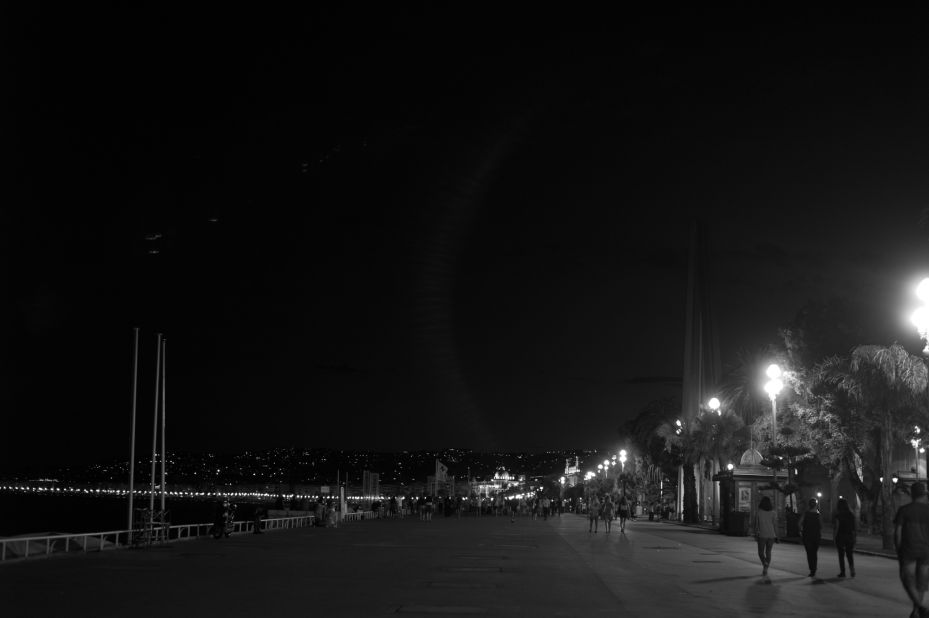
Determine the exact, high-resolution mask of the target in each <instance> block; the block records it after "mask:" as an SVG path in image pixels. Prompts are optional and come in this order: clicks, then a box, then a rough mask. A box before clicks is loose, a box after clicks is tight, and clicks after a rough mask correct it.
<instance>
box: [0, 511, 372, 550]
mask: <svg viewBox="0 0 929 618" xmlns="http://www.w3.org/2000/svg"><path fill="white" fill-rule="evenodd" d="M376 517H377V516H376V514H375V513H374V512H373V511H357V512H352V513H345V514H344V515H342V517H341V521H343V522H350V521H362V520H365V519H376ZM314 519H315V516H313V515H300V516H297V517H273V518H269V519H262V520H261V521H262V523H263V524H264V525H263V526H262V530H263V531H267V530H282V529H287V528H303V527H306V526H311V525H313V520H314ZM254 525H255V524H254V521H253V520H250V521H236V522H233V528H232V534H242V533H250V532H254V530H255V528H254ZM213 526H214V524H212V523H209V524H175V525H170V526H164V527H159V526H158V524H157V523H156V524H154V525H153V526H152V528H151V529H150V530H147V531H144V530H139V529H134V530H110V531H107V532H85V533H81V534H52V535H47V536H18V537H10V538H0V562H5V561H7V560H16V559H26V558H30V557H39V556H51V555H53V554H68V553H86V552H88V551H104V550H110V549H127V548H133V547H135V548H137V547H144V546H148V545H153V544H161V543H170V542H172V541H189V540H191V539H198V538H201V537H205V536H209V535H210V534H211V531H212V529H213ZM140 535H145V538H143V539H140V538H139V537H140Z"/></svg>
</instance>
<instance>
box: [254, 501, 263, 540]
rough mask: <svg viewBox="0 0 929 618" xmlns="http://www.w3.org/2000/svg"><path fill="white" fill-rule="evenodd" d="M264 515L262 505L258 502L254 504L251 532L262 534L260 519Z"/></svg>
mask: <svg viewBox="0 0 929 618" xmlns="http://www.w3.org/2000/svg"><path fill="white" fill-rule="evenodd" d="M264 516H265V510H264V507H263V506H261V505H260V504H259V505H256V506H255V513H254V520H253V527H254V530H253V531H252V533H253V534H262V532H261V519H262V518H263V517H264Z"/></svg>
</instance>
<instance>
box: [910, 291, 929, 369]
mask: <svg viewBox="0 0 929 618" xmlns="http://www.w3.org/2000/svg"><path fill="white" fill-rule="evenodd" d="M916 296H917V297H918V298H919V300H921V301H923V306H922V307H919V308H917V309H916V311H914V312H913V315H912V317H910V321H912V322H913V325H914V326H916V330H917V331H918V332H919V336H920V338H921V339H922V340H923V341H924V342H925V346H926V347H924V348H923V354H926V355H929V306H927V305H929V279H923V280H922V281H920V282H919V285H917V286H916Z"/></svg>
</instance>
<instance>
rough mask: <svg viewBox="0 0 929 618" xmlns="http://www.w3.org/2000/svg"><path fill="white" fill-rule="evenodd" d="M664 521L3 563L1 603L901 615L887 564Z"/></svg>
mask: <svg viewBox="0 0 929 618" xmlns="http://www.w3.org/2000/svg"><path fill="white" fill-rule="evenodd" d="M856 562H857V571H858V577H857V578H855V579H845V580H840V579H838V578H835V577H833V576H834V575H835V574H836V573H837V572H838V567H837V561H836V558H835V553H834V552H833V551H832V550H831V549H824V550H823V551H821V552H820V565H821V566H820V574H821V575H823V576H824V578H822V579H817V580H811V579H810V578H808V577H805V575H806V573H807V568H806V558H805V555H804V552H803V548H802V547H799V546H797V545H790V544H785V543H782V544H780V545H776V546H775V549H774V555H773V563H772V568H771V571H770V579H769V580H765V579H763V578H762V577H761V567H760V564H759V562H758V558H757V555H756V550H755V545H754V542H753V541H752V539H750V538H746V537H727V536H723V535H720V534H718V533H715V532H711V531H707V530H703V529H699V528H691V527H686V526H680V525H675V524H669V523H659V522H648V521H643V520H641V519H640V520H639V521H636V522H630V524H629V525H628V526H627V531H626V534H620V533H619V531H618V527H614V532H613V533H611V534H609V535H607V534H604V533H603V531H602V527H601V532H599V533H598V534H596V535H594V534H589V533H588V532H587V522H586V519H584V518H583V517H579V516H576V515H564V516H562V517H560V518H558V517H554V518H551V519H549V521H542V520H536V521H530V520H528V519H526V518H518V519H517V520H516V521H515V522H514V523H510V520H509V518H503V517H500V518H494V517H482V518H462V519H457V518H448V519H445V518H442V517H438V518H435V519H433V521H431V522H421V521H419V520H418V519H413V518H407V519H405V520H374V521H364V522H358V523H353V524H348V525H345V526H343V527H341V528H338V529H321V528H305V529H293V530H284V531H277V532H271V533H267V534H264V535H242V536H234V537H232V538H230V539H223V540H219V541H215V540H213V539H203V540H196V541H188V542H181V543H176V544H174V545H171V546H167V547H159V548H152V549H149V550H125V551H110V552H103V553H97V554H87V555H86V556H61V557H52V558H49V559H37V560H28V561H20V562H15V563H10V564H4V565H0V592H2V594H0V603H2V605H0V613H2V614H3V616H5V617H6V616H10V617H14V616H15V617H20V616H29V617H33V616H35V617H45V616H62V615H67V616H68V617H69V618H80V617H83V616H93V617H101V618H102V617H107V616H120V617H123V616H133V617H136V618H146V617H149V616H152V617H154V616H159V617H163V616H226V617H236V616H258V615H275V614H284V615H289V614H295V613H297V612H299V613H300V614H301V615H303V614H310V615H321V616H322V615H325V616H359V617H361V616H364V617H368V616H379V615H387V614H409V615H414V616H447V615H450V614H451V615H488V616H508V617H512V616H533V617H539V616H590V615H615V614H616V613H618V612H623V613H626V612H636V613H648V614H649V615H652V616H696V617H702V616H707V617H710V616H712V617H713V618H719V617H725V616H732V617H736V616H745V615H772V616H816V617H817V618H822V617H827V618H828V617H832V616H835V617H839V616H842V617H846V616H851V617H854V616H862V617H864V616H867V617H874V616H895V615H896V616H901V617H903V616H907V615H909V611H910V608H909V604H908V603H907V602H906V600H905V595H904V594H903V591H902V589H901V587H900V584H899V582H898V580H897V570H896V562H894V561H892V560H887V559H886V558H880V557H876V556H867V555H862V556H857V557H856Z"/></svg>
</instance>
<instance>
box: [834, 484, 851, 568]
mask: <svg viewBox="0 0 929 618" xmlns="http://www.w3.org/2000/svg"><path fill="white" fill-rule="evenodd" d="M832 530H833V535H834V536H833V538H834V540H835V548H836V551H838V552H839V577H845V557H846V556H848V569H849V575H851V576H852V577H855V537H856V535H857V526H856V525H855V514H854V513H853V512H852V510H851V509H850V508H848V500H846V499H845V498H839V501H838V502H837V503H836V511H835V515H833V516H832Z"/></svg>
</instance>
